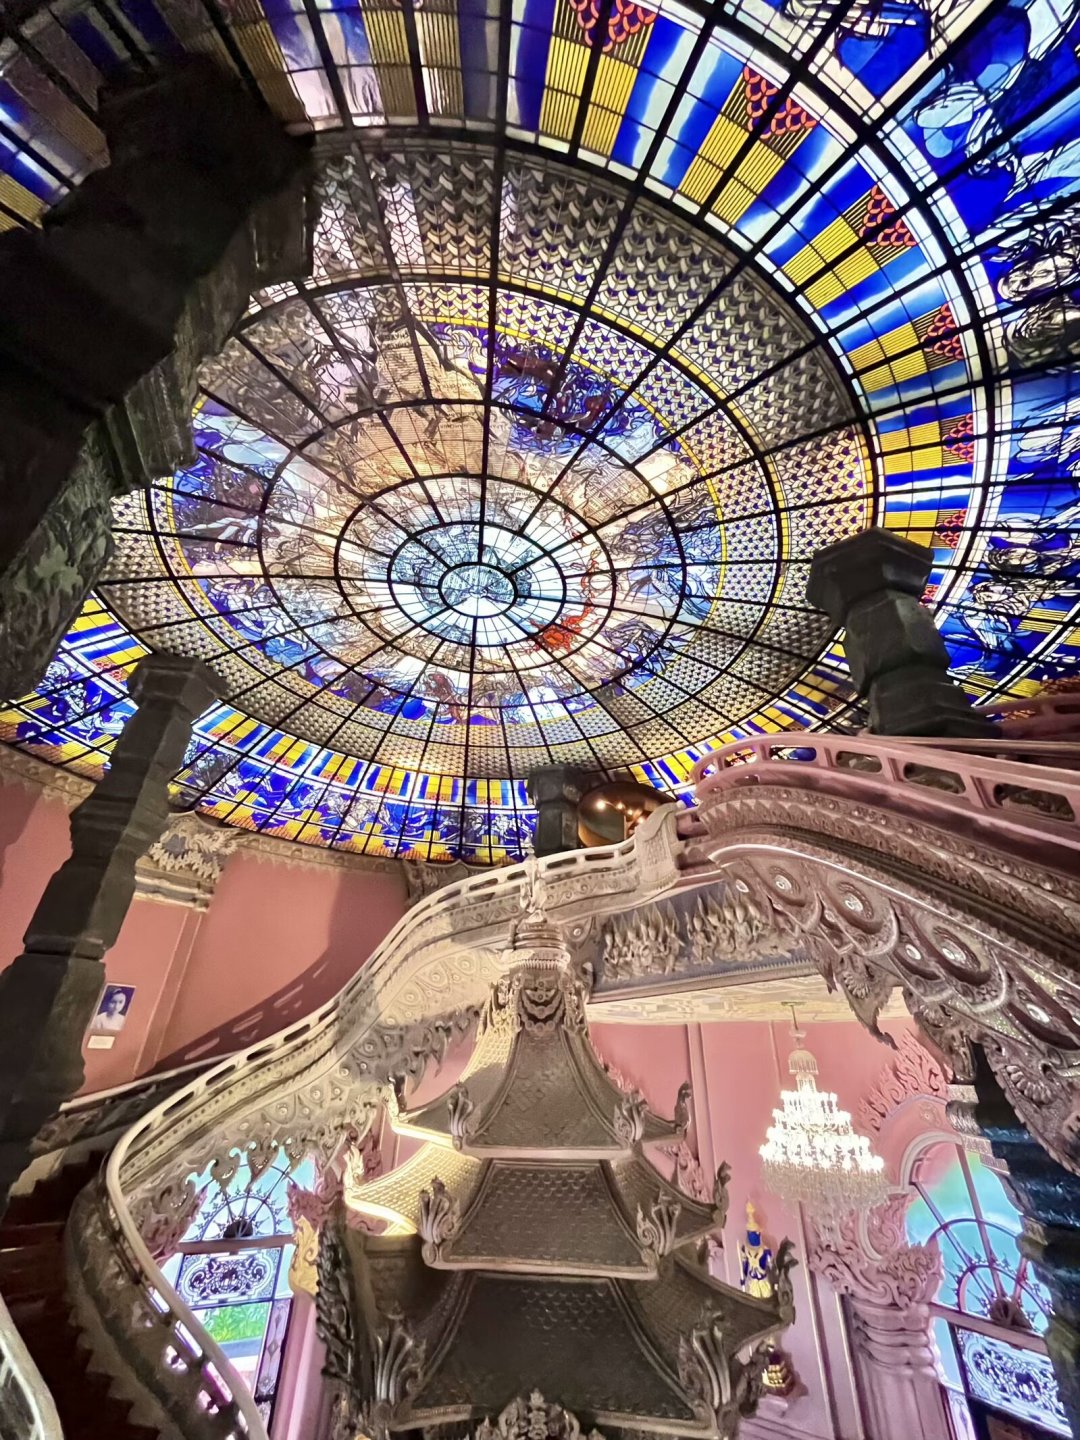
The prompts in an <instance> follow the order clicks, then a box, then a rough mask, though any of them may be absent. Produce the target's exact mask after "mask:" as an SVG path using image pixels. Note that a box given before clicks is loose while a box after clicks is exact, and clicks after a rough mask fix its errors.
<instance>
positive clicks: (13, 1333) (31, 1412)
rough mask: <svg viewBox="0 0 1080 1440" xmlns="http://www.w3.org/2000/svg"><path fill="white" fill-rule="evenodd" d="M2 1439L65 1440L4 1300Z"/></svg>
mask: <svg viewBox="0 0 1080 1440" xmlns="http://www.w3.org/2000/svg"><path fill="white" fill-rule="evenodd" d="M0 1440H64V1432H63V1431H62V1430H61V1428H60V1417H59V1416H58V1415H57V1413H56V1406H55V1405H54V1404H53V1398H52V1396H51V1395H50V1394H49V1391H48V1387H47V1386H46V1384H45V1381H44V1380H43V1379H42V1378H41V1374H40V1372H39V1371H38V1368H37V1366H36V1365H35V1364H34V1361H33V1359H32V1358H31V1356H30V1352H29V1351H28V1350H27V1348H26V1346H25V1345H24V1344H23V1341H22V1336H21V1335H20V1334H19V1332H18V1330H17V1329H16V1328H15V1324H14V1321H13V1320H12V1318H11V1316H10V1314H9V1313H8V1308H7V1306H6V1305H5V1304H4V1302H3V1300H2V1299H0Z"/></svg>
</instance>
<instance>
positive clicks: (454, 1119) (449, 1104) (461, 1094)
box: [446, 1084, 476, 1150]
mask: <svg viewBox="0 0 1080 1440" xmlns="http://www.w3.org/2000/svg"><path fill="white" fill-rule="evenodd" d="M446 1108H447V1110H448V1111H449V1114H450V1139H451V1140H452V1141H453V1144H454V1149H455V1150H460V1149H461V1147H462V1146H463V1145H464V1144H465V1141H466V1140H467V1139H468V1134H469V1116H470V1115H471V1114H472V1113H473V1111H474V1110H475V1109H476V1105H475V1104H474V1102H473V1101H472V1100H471V1099H470V1098H469V1092H468V1090H467V1089H466V1088H465V1086H464V1085H461V1084H458V1085H455V1086H454V1088H453V1089H452V1090H451V1091H450V1093H449V1095H448V1096H447V1097H446Z"/></svg>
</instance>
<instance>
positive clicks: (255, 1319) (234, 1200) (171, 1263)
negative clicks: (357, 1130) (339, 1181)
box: [162, 1152, 315, 1423]
mask: <svg viewBox="0 0 1080 1440" xmlns="http://www.w3.org/2000/svg"><path fill="white" fill-rule="evenodd" d="M314 1174H315V1171H314V1164H313V1162H311V1161H303V1162H302V1163H301V1164H300V1165H298V1166H297V1167H295V1168H294V1169H292V1170H290V1168H289V1162H288V1160H287V1159H286V1157H285V1155H284V1153H283V1152H279V1154H278V1155H277V1156H276V1157H275V1158H274V1160H273V1162H272V1163H271V1164H270V1165H268V1166H267V1167H266V1168H265V1169H262V1170H260V1171H258V1173H256V1174H253V1173H252V1170H251V1167H250V1165H249V1163H248V1162H247V1161H245V1162H244V1163H242V1164H241V1165H240V1166H239V1168H238V1169H237V1173H236V1174H235V1175H234V1176H233V1178H232V1180H231V1181H230V1182H229V1184H228V1186H227V1187H226V1188H225V1189H224V1190H221V1189H220V1188H219V1187H218V1186H217V1185H216V1183H215V1182H214V1181H213V1179H212V1177H211V1175H210V1173H209V1171H208V1172H207V1173H206V1174H205V1175H202V1176H199V1177H198V1178H197V1179H195V1182H194V1183H195V1185H196V1187H197V1188H198V1189H199V1190H201V1191H203V1193H204V1194H205V1197H206V1198H205V1199H204V1200H203V1204H202V1206H201V1207H200V1209H199V1212H198V1214H197V1215H196V1216H195V1218H194V1219H193V1221H192V1222H191V1225H190V1226H189V1227H188V1229H187V1232H186V1233H185V1235H184V1238H183V1239H182V1240H181V1242H180V1245H179V1248H178V1250H177V1252H176V1254H174V1255H173V1256H171V1257H170V1258H169V1259H168V1260H167V1261H166V1262H165V1264H164V1265H163V1266H162V1270H163V1273H164V1275H165V1278H166V1279H167V1280H168V1281H169V1283H170V1285H172V1286H173V1287H174V1288H175V1290H176V1292H177V1294H178V1295H179V1296H180V1298H181V1300H183V1301H184V1303H185V1304H186V1305H188V1306H189V1307H190V1308H191V1310H192V1311H194V1312H195V1315H196V1318H197V1319H198V1320H199V1323H200V1324H201V1325H202V1326H203V1327H204V1329H205V1330H206V1331H207V1333H208V1334H209V1335H210V1336H211V1337H212V1338H213V1339H214V1340H216V1341H217V1343H218V1344H219V1345H220V1346H221V1348H222V1350H223V1351H224V1353H225V1356H226V1358H227V1359H228V1360H229V1361H230V1363H231V1364H232V1366H233V1368H234V1369H235V1370H236V1371H237V1373H238V1374H239V1375H240V1377H241V1379H242V1380H243V1381H244V1382H245V1383H246V1384H247V1386H248V1387H249V1389H250V1390H251V1392H252V1395H253V1396H254V1398H255V1401H256V1404H257V1405H258V1408H259V1410H260V1413H261V1414H262V1416H263V1419H264V1421H266V1422H267V1423H269V1420H270V1415H271V1412H272V1410H273V1404H274V1397H275V1394H276V1392H277V1383H278V1377H279V1374H280V1369H281V1360H282V1355H283V1352H284V1347H285V1340H286V1336H287V1333H288V1324H289V1312H290V1307H291V1304H292V1292H291V1291H290V1289H289V1278H288V1277H289V1265H290V1263H291V1261H292V1255H293V1243H292V1240H293V1225H292V1222H291V1220H290V1219H289V1212H288V1189H289V1185H290V1184H293V1185H298V1186H300V1187H304V1186H306V1185H310V1184H311V1183H313V1181H314ZM275 1242H276V1243H275ZM216 1247H219V1248H216Z"/></svg>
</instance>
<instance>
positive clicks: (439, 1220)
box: [416, 1175, 461, 1265]
mask: <svg viewBox="0 0 1080 1440" xmlns="http://www.w3.org/2000/svg"><path fill="white" fill-rule="evenodd" d="M460 1221H461V1208H460V1206H459V1205H458V1202H457V1201H456V1200H455V1199H454V1197H453V1196H452V1195H451V1194H450V1192H449V1190H447V1188H446V1186H445V1185H444V1184H443V1182H442V1181H441V1180H440V1179H439V1177H438V1176H437V1175H434V1176H432V1180H431V1189H430V1190H421V1191H420V1218H419V1223H418V1224H417V1227H416V1228H417V1229H418V1230H419V1232H420V1238H421V1240H422V1241H423V1242H424V1244H423V1247H422V1249H421V1251H420V1253H421V1255H422V1256H423V1257H424V1263H425V1264H426V1265H437V1264H438V1262H439V1259H440V1257H441V1252H442V1247H443V1245H444V1244H445V1242H446V1241H447V1240H449V1239H450V1238H451V1236H452V1235H453V1234H454V1231H455V1230H456V1229H457V1227H458V1224H459V1223H460Z"/></svg>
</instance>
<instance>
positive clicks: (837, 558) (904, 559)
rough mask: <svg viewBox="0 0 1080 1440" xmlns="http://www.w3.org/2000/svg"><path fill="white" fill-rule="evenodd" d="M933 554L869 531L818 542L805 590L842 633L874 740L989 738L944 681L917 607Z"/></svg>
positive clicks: (944, 666) (938, 652)
mask: <svg viewBox="0 0 1080 1440" xmlns="http://www.w3.org/2000/svg"><path fill="white" fill-rule="evenodd" d="M932 564H933V555H932V553H931V551H930V550H929V549H927V548H926V547H925V546H922V545H915V544H913V543H912V541H910V540H905V539H904V538H903V537H902V536H900V535H894V534H893V533H892V531H890V530H883V529H881V528H880V527H877V526H875V527H872V528H871V529H869V530H863V531H862V532H861V533H860V534H858V535H852V536H851V537H850V538H849V539H847V540H838V541H837V542H836V544H834V545H826V546H825V548H824V549H823V550H819V551H818V552H817V554H816V555H815V556H814V559H813V563H812V564H811V566H810V581H809V584H808V585H807V587H806V595H807V599H808V600H809V601H810V603H811V605H816V606H817V607H818V608H819V609H820V610H824V611H825V612H826V613H827V614H828V616H829V618H830V619H831V620H832V622H833V624H834V625H836V626H837V628H840V627H843V628H844V630H845V631H846V639H845V641H844V649H845V653H846V655H847V661H848V668H849V669H850V671H851V674H852V678H853V679H854V681H855V683H856V685H857V686H858V687H859V693H860V695H866V696H868V697H869V701H870V729H871V731H873V732H874V733H875V734H877V735H942V736H953V737H978V736H993V735H995V734H996V733H997V729H996V726H994V725H993V724H992V723H991V722H990V721H988V720H984V719H983V718H982V717H981V716H979V715H977V714H975V712H974V711H973V710H972V708H971V702H970V701H969V700H968V698H967V696H966V695H965V694H964V692H963V691H962V690H961V688H960V686H959V685H957V684H956V682H955V681H954V680H952V679H950V677H949V653H948V651H947V649H946V648H945V642H944V640H942V638H941V636H940V635H939V634H938V631H937V627H936V626H935V624H934V621H933V618H932V616H931V614H930V612H929V610H927V609H926V608H925V606H924V605H923V604H922V600H921V597H922V594H923V591H924V590H925V589H926V582H927V580H928V579H929V576H930V570H931V567H932Z"/></svg>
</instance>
